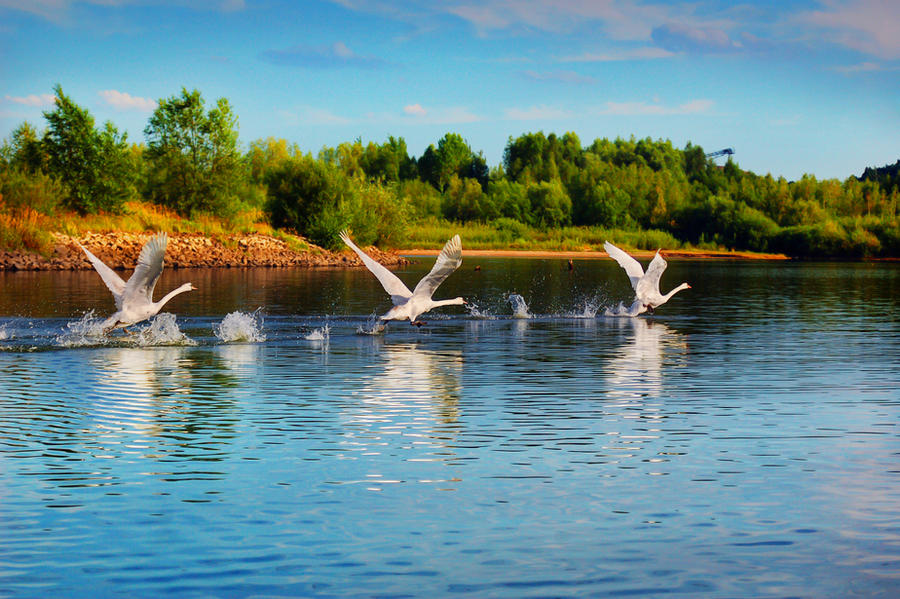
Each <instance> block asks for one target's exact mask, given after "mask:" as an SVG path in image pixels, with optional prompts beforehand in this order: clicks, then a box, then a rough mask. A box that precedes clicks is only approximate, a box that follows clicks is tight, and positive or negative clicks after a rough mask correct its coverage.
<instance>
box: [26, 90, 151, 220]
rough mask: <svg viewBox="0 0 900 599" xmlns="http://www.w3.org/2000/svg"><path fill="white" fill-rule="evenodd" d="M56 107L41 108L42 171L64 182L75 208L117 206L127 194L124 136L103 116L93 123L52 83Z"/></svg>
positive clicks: (88, 209) (129, 172)
mask: <svg viewBox="0 0 900 599" xmlns="http://www.w3.org/2000/svg"><path fill="white" fill-rule="evenodd" d="M53 91H54V92H55V93H56V108H54V109H53V110H50V111H46V112H44V118H45V119H47V131H46V132H45V133H44V138H43V140H42V142H41V147H42V149H43V152H44V154H45V156H46V167H45V168H46V170H47V172H48V174H50V175H52V176H54V177H56V178H58V179H59V180H61V181H62V182H63V183H64V184H65V186H66V190H67V191H66V198H65V203H66V204H67V205H68V206H69V207H71V208H74V209H75V210H78V211H79V212H97V211H98V210H108V211H112V212H115V211H118V210H120V209H121V207H122V204H123V203H124V201H125V200H126V199H127V198H128V197H129V196H130V195H132V193H133V186H132V181H133V176H134V173H133V169H132V168H130V157H129V152H130V150H129V147H128V144H127V143H126V137H127V136H126V135H125V134H122V135H119V132H118V130H117V129H116V128H115V126H113V124H112V123H111V122H109V121H107V122H106V123H105V125H104V127H103V129H100V130H98V129H96V128H95V127H94V117H92V116H91V115H90V113H89V112H88V111H87V110H86V109H84V108H81V107H80V106H78V105H77V104H75V102H73V101H72V99H71V98H69V97H68V96H67V95H65V94H64V93H63V90H62V87H61V86H59V85H57V86H56V87H54V88H53Z"/></svg>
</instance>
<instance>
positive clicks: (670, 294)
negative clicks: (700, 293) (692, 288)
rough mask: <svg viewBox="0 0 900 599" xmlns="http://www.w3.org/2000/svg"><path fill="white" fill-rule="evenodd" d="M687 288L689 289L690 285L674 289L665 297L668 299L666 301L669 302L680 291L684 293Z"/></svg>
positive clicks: (682, 285)
mask: <svg viewBox="0 0 900 599" xmlns="http://www.w3.org/2000/svg"><path fill="white" fill-rule="evenodd" d="M687 288H688V284H687V283H682V284H681V285H679V286H678V287H676V288H675V289H673V290H672V291H670V292H669V293H667V294H666V295H665V296H664V297H665V298H666V301H668V300H669V298H670V297H672V296H673V295H675V294H676V293H678V292H679V291H682V290H684V289H687Z"/></svg>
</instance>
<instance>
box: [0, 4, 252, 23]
mask: <svg viewBox="0 0 900 599" xmlns="http://www.w3.org/2000/svg"><path fill="white" fill-rule="evenodd" d="M77 4H92V5H94V6H105V7H121V6H128V5H141V4H161V5H166V4H178V2H173V1H172V0H144V1H141V0H0V8H8V9H12V10H19V11H22V12H26V13H30V14H33V15H36V16H38V17H41V18H43V19H47V20H48V21H51V22H52V23H56V24H57V25H62V24H71V15H72V9H73V7H74V6H75V5H77ZM183 4H185V5H187V6H189V7H190V8H192V9H194V10H205V11H221V12H236V11H240V10H243V9H245V8H246V3H245V0H193V1H191V2H183Z"/></svg>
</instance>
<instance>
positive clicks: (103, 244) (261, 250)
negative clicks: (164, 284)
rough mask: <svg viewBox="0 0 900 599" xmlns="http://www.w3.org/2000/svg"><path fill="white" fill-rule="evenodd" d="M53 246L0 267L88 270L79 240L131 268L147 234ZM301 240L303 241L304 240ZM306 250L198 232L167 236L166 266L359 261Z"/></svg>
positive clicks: (254, 236)
mask: <svg viewBox="0 0 900 599" xmlns="http://www.w3.org/2000/svg"><path fill="white" fill-rule="evenodd" d="M52 235H53V237H54V250H53V254H52V255H51V256H50V257H44V256H41V255H38V254H32V253H30V252H25V251H14V252H9V251H0V270H26V269H28V270H88V269H90V268H92V267H91V263H90V261H89V260H88V259H87V257H86V256H85V255H84V253H83V252H82V251H81V248H79V247H78V244H79V243H80V244H81V245H83V246H84V247H86V248H87V249H89V250H90V251H91V252H92V253H93V254H94V255H96V256H97V257H98V258H100V259H101V260H103V261H104V262H105V263H106V264H108V265H109V266H110V268H113V269H116V270H131V269H133V268H134V265H135V263H136V262H137V258H138V256H139V255H140V252H141V248H142V247H143V245H144V243H145V242H146V241H147V239H149V238H150V236H151V233H125V232H120V233H85V234H83V235H81V236H80V237H70V236H68V235H64V234H61V233H52ZM304 241H305V240H304ZM307 244H308V248H309V249H308V250H306V251H303V252H296V251H293V250H291V249H290V248H289V247H288V246H287V244H286V243H285V242H284V241H282V240H280V239H277V238H275V237H272V236H270V235H263V234H259V233H250V234H246V235H226V236H222V237H221V238H208V237H204V236H203V235H200V234H198V233H179V234H170V235H169V245H168V247H167V249H166V262H165V263H166V266H168V267H170V268H192V267H201V266H216V267H233V266H280V267H285V266H301V267H309V268H312V267H322V266H362V261H361V260H360V259H359V258H358V257H357V256H356V254H354V253H352V252H350V251H349V250H345V251H343V252H330V251H328V250H325V249H323V248H320V247H318V246H315V245H313V244H310V243H308V242H307ZM366 251H367V252H369V253H370V255H372V257H373V258H375V259H376V260H378V261H379V262H381V263H382V264H384V265H386V266H400V265H403V264H408V263H409V261H408V260H407V259H405V258H403V257H401V256H399V255H398V254H396V253H394V252H384V251H381V250H378V249H376V248H366Z"/></svg>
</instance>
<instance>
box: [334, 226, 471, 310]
mask: <svg viewBox="0 0 900 599" xmlns="http://www.w3.org/2000/svg"><path fill="white" fill-rule="evenodd" d="M341 239H342V240H343V242H344V243H346V244H347V246H348V247H349V248H350V249H351V250H353V251H354V252H356V255H357V256H359V257H360V259H361V260H362V261H363V264H365V265H366V268H368V269H369V270H370V271H372V274H373V275H375V278H376V279H378V280H379V281H380V282H381V286H382V287H384V290H385V291H387V292H388V295H390V296H391V301H392V302H394V307H393V308H391V309H390V310H388V312H387V314H385V315H384V316H382V317H381V320H405V319H407V318H408V319H409V322H410V324H414V325H416V326H422V325H423V324H425V323H424V322H419V321H418V320H416V318H418V317H419V314H424V313H425V312H428V311H429V310H432V309H434V308H437V307H439V306H462V305H465V303H466V301H465V300H464V299H463V298H461V297H455V298H453V299H449V300H439V301H435V300H433V299H431V296H432V295H433V294H434V292H435V290H437V288H438V285H440V284H441V283H443V282H444V279H446V278H447V277H449V276H450V274H451V273H452V272H453V271H454V270H456V269H457V268H459V265H460V264H462V243H461V242H460V240H459V235H454V236H453V239H451V240H450V241H448V242H447V243H446V245H444V249H442V250H441V253H440V254H439V255H438V257H437V261H436V262H435V263H434V266H433V267H432V268H431V272H429V273H428V274H427V275H425V276H424V277H422V280H421V281H419V284H418V285H416V288H415V289H414V290H412V291H410V290H409V287H407V286H406V285H404V284H403V281H401V280H400V279H398V278H397V275H395V274H394V273H392V272H391V271H389V270H388V269H387V268H385V267H384V266H382V265H381V264H379V263H378V262H376V261H375V260H373V259H372V258H370V257H369V256H368V255H367V254H366V253H365V252H364V251H362V250H361V249H359V248H358V247H356V244H355V243H353V241H352V240H351V239H350V236H349V235H347V232H346V231H341Z"/></svg>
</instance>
